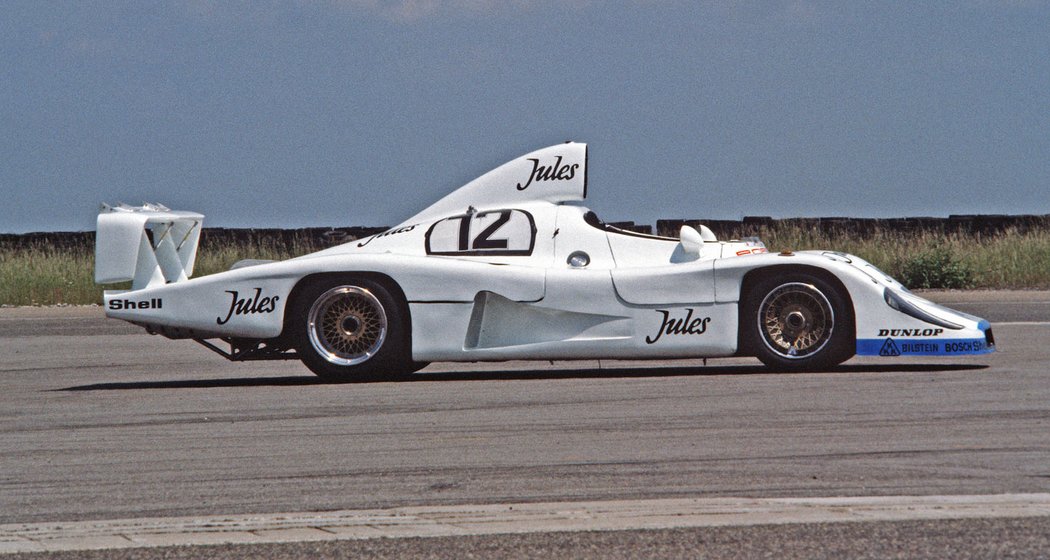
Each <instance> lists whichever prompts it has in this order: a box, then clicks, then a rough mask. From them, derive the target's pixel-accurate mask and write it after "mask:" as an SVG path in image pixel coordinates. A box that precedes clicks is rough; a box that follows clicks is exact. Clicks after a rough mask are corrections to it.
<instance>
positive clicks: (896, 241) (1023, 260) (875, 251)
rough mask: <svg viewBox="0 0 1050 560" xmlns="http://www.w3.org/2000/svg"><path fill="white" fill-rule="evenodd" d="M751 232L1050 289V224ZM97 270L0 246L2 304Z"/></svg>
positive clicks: (229, 258) (885, 261)
mask: <svg viewBox="0 0 1050 560" xmlns="http://www.w3.org/2000/svg"><path fill="white" fill-rule="evenodd" d="M747 234H751V235H755V234H757V235H758V236H759V237H761V238H762V239H763V241H765V243H766V245H767V246H768V247H769V248H770V250H772V251H780V250H784V249H793V250H804V249H827V250H834V251H842V252H846V253H853V254H855V255H858V256H860V257H861V258H864V259H866V260H868V261H870V262H871V263H873V264H874V265H875V266H878V267H879V268H881V269H883V270H884V271H886V272H887V273H889V274H890V275H891V276H894V277H896V278H901V279H903V278H906V277H907V276H906V275H907V274H908V271H909V266H911V267H914V266H915V264H916V262H915V261H916V260H918V259H920V258H921V257H922V256H923V255H926V256H941V257H944V259H947V260H946V261H945V260H944V259H941V260H937V259H933V260H931V261H929V262H934V263H943V262H951V263H954V264H955V265H957V266H959V267H961V269H963V270H964V272H965V273H966V274H967V275H969V278H970V280H971V283H970V287H976V288H1012V289H1035V288H1040V289H1050V231H1042V230H1040V231H1029V232H1025V233H1021V232H1019V231H1016V230H1011V231H1006V232H1004V233H1002V234H999V235H994V236H981V235H964V234H941V233H931V232H898V231H879V232H876V233H875V234H874V235H871V236H867V237H864V238H857V237H855V236H850V235H846V234H825V233H821V232H819V231H816V230H812V229H807V228H802V227H797V226H790V225H787V226H785V225H777V226H772V227H766V228H762V229H760V230H759V231H757V232H747ZM321 248H322V245H321V244H320V243H317V242H315V241H313V240H312V239H310V238H307V237H305V236H304V237H302V238H296V239H294V240H293V242H291V243H278V242H275V241H273V240H271V239H267V238H259V239H254V240H251V241H247V242H241V243H222V244H218V243H215V244H211V243H202V245H201V249H200V252H199V256H198V260H197V267H196V276H203V275H206V274H212V273H215V272H219V271H222V270H227V269H229V267H230V266H231V265H232V264H233V263H234V262H236V261H238V260H241V259H246V258H257V259H273V260H283V259H287V258H291V257H295V256H299V255H303V254H306V253H309V252H312V251H316V250H318V249H321ZM919 264H920V265H922V263H919ZM926 266H929V265H928V264H927V265H926ZM938 266H939V265H938ZM93 274H94V254H93V248H91V247H66V248H55V247H50V246H46V245H32V246H29V247H19V248H14V247H4V246H0V304H2V305H54V304H91V303H101V301H102V289H103V287H101V286H96V285H95V283H94V279H93ZM125 286H126V285H125ZM119 287H121V286H108V288H111V289H112V288H119ZM913 287H917V286H914V285H913Z"/></svg>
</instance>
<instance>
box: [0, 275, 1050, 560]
mask: <svg viewBox="0 0 1050 560" xmlns="http://www.w3.org/2000/svg"><path fill="white" fill-rule="evenodd" d="M931 297H933V298H934V299H937V300H939V301H942V302H945V303H948V304H949V305H951V306H954V307H956V308H958V309H960V310H963V311H968V312H971V313H975V314H978V315H981V316H984V317H986V318H988V319H990V320H991V321H992V322H993V326H994V328H995V332H996V338H997V341H998V343H999V352H997V353H996V354H994V355H989V356H979V357H970V358H964V359H958V358H953V359H946V358H922V359H899V358H898V359H891V360H882V359H871V358H865V359H856V358H855V359H854V360H851V361H850V362H847V363H846V364H845V365H844V366H842V367H840V368H839V369H837V370H835V371H833V372H828V373H798V374H772V373H768V372H766V371H765V370H764V369H762V368H761V367H759V366H758V365H757V362H755V361H752V360H746V359H727V360H711V361H710V362H709V363H708V364H707V365H706V366H705V365H704V364H703V363H702V362H701V361H675V362H664V363H644V362H601V363H599V362H596V361H589V362H557V363H555V364H553V365H551V364H548V363H546V362H544V363H539V364H536V363H523V362H510V363H501V364H435V365H432V366H430V367H429V368H427V369H425V370H423V372H421V374H419V375H417V376H416V377H417V379H414V380H412V381H408V382H401V383H369V384H352V385H326V384H322V383H319V382H318V381H317V379H316V378H314V377H313V376H312V375H311V374H310V373H309V372H308V371H307V370H306V369H305V368H304V367H302V366H301V365H300V364H298V363H297V362H268V363H248V364H231V363H228V362H225V361H224V360H222V359H221V358H219V357H218V356H216V355H214V354H211V353H210V352H209V351H207V350H206V349H204V348H203V347H200V346H198V345H196V344H194V343H192V342H188V341H169V340H166V339H163V338H160V337H151V336H149V335H146V334H144V333H143V332H142V331H141V330H139V329H137V328H135V327H132V326H129V325H125V324H123V323H121V322H118V321H111V320H105V319H103V318H102V317H101V311H100V310H98V309H97V308H49V309H25V308H18V309H2V310H0V387H2V388H0V465H2V470H0V524H6V525H10V524H25V523H47V522H74V521H92V520H113V519H138V518H154V517H172V516H207V515H231V516H232V515H239V514H267V513H275V512H321V511H332V510H368V509H382V508H397V507H413V506H446V505H455V504H502V503H535V502H583V501H598V502H600V501H607V500H653V499H656V500H659V499H678V498H698V497H700V498H717V497H741V498H748V497H750V498H777V497H784V498H789V497H790V498H807V497H814V498H815V497H827V496H857V497H861V496H960V495H1005V494H1045V493H1047V492H1050V378H1048V371H1047V364H1048V363H1050V294H1047V293H1045V292H1005V293H1003V292H996V293H989V292H973V293H968V292H959V293H941V294H933V295H932V296H931ZM1048 533H1050V522H1048V518H1047V517H1025V518H988V519H955V520H932V521H921V520H912V521H898V522H891V521H880V522H871V523H811V524H805V523H802V524H793V525H786V526H764V525H763V526H751V527H709V528H703V529H696V528H694V529H658V530H649V531H643V530H623V531H612V532H582V533H564V532H541V533H534V534H525V535H502V536H501V535H477V536H465V537H436V538H429V539H427V538H407V539H380V540H367V541H339V542H329V543H309V542H307V543H291V544H275V545H254V546H247V545H238V546H226V547H218V548H215V547H191V548H185V549H171V548H168V549H149V550H150V551H154V552H152V553H153V554H156V556H155V557H165V555H168V556H170V555H171V554H173V552H172V551H178V552H177V554H178V555H181V556H184V557H196V556H201V557H205V556H213V555H216V554H219V555H223V556H228V557H245V558H247V557H253V556H258V555H265V556H272V557H302V556H314V555H323V556H340V555H353V556H365V557H368V556H372V557H391V558H393V557H404V556H432V557H442V556H452V555H456V556H465V555H468V554H480V555H483V556H506V557H515V556H518V557H530V556H531V557H535V556H537V555H540V554H545V553H549V554H551V555H553V556H556V557H585V556H590V557H595V558H598V557H610V558H612V557H637V556H639V555H647V556H651V555H656V556H663V557H674V556H682V557H689V556H695V555H697V553H698V551H702V552H704V553H705V554H709V555H711V556H712V557H749V556H756V555H759V556H760V555H763V554H774V555H780V556H783V557H787V556H792V555H798V556H806V557H814V556H820V555H821V554H825V555H826V556H827V557H841V556H842V555H847V556H854V557H862V556H871V557H890V556H895V555H900V556H904V557H908V556H916V555H918V556H923V555H928V556H940V557H946V556H952V557H1008V556H1011V555H1017V556H1018V557H1032V556H1037V557H1038V556H1043V557H1050V548H1048V546H1050V545H1048V541H1047V537H1046V535H1047V534H1048ZM733 543H737V544H735V545H734V544H733ZM740 543H747V544H746V545H744V544H740ZM544 551H546V552H544ZM952 551H955V553H952ZM530 552H531V553H530ZM880 552H881V553H880ZM62 554H63V553H53V554H52V555H54V556H61V555H62ZM75 554H79V555H84V554H88V553H85V552H79V553H75ZM99 554H105V556H98V557H113V556H112V555H115V554H116V553H115V552H114V551H103V552H101V553H99ZM125 554H131V555H133V556H134V557H149V556H143V555H144V554H148V553H147V552H145V551H144V549H132V552H125ZM128 557H131V556H128Z"/></svg>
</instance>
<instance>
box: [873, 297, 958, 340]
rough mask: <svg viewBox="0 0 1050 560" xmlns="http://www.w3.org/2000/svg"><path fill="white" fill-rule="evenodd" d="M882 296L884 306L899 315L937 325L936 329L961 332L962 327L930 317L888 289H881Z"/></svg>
mask: <svg viewBox="0 0 1050 560" xmlns="http://www.w3.org/2000/svg"><path fill="white" fill-rule="evenodd" d="M882 296H883V298H884V299H885V300H886V305H888V306H890V307H892V308H893V309H896V310H897V311H900V312H901V313H904V314H905V315H910V316H912V317H915V318H916V319H918V320H920V321H925V322H927V323H930V324H931V325H937V326H938V327H944V328H946V329H953V330H961V329H962V328H963V327H962V325H957V324H955V323H952V322H951V321H946V320H944V319H941V318H940V317H936V316H934V315H931V314H930V313H927V312H926V311H924V310H923V309H920V308H919V307H918V306H917V305H915V304H914V303H912V302H910V301H908V300H906V299H904V298H902V297H901V296H900V295H899V294H897V293H896V292H894V291H893V290H891V289H890V288H885V289H883V291H882Z"/></svg>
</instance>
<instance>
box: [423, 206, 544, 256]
mask: <svg viewBox="0 0 1050 560" xmlns="http://www.w3.org/2000/svg"><path fill="white" fill-rule="evenodd" d="M535 245H536V221H535V220H534V219H533V217H532V215H531V214H529V213H528V212H525V211H524V210H513V209H507V210H485V211H482V212H474V213H470V214H463V215H460V216H451V217H449V218H445V219H444V220H441V221H439V222H437V223H435V224H434V225H432V226H430V229H429V230H427V234H426V251H427V254H428V255H461V256H505V257H509V256H524V257H527V256H529V255H531V254H532V250H533V248H534V247H535Z"/></svg>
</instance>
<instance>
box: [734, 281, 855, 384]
mask: <svg viewBox="0 0 1050 560" xmlns="http://www.w3.org/2000/svg"><path fill="white" fill-rule="evenodd" d="M852 307H853V306H852V304H851V303H850V300H849V298H848V296H847V295H846V294H845V293H844V290H843V289H842V288H841V287H839V286H837V285H835V284H832V283H831V282H829V281H827V280H825V279H824V278H822V277H821V276H817V275H814V274H810V273H806V272H790V273H787V274H772V275H769V276H765V277H763V278H761V279H759V280H758V281H757V282H756V283H755V284H753V285H752V286H751V287H750V289H748V290H747V295H746V299H745V301H744V303H743V306H742V312H741V317H740V327H741V332H742V335H743V336H742V342H743V343H744V344H746V346H747V349H748V353H750V354H752V355H754V356H755V357H757V358H758V359H759V360H761V361H762V363H764V364H765V365H766V366H767V367H769V368H770V369H773V370H777V371H823V370H827V369H831V368H833V367H835V366H837V365H839V364H840V363H842V362H844V361H846V360H848V359H849V358H850V357H852V356H853V354H854V353H855V351H856V350H855V348H856V342H855V335H854V330H855V328H854V326H853V309H852Z"/></svg>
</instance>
